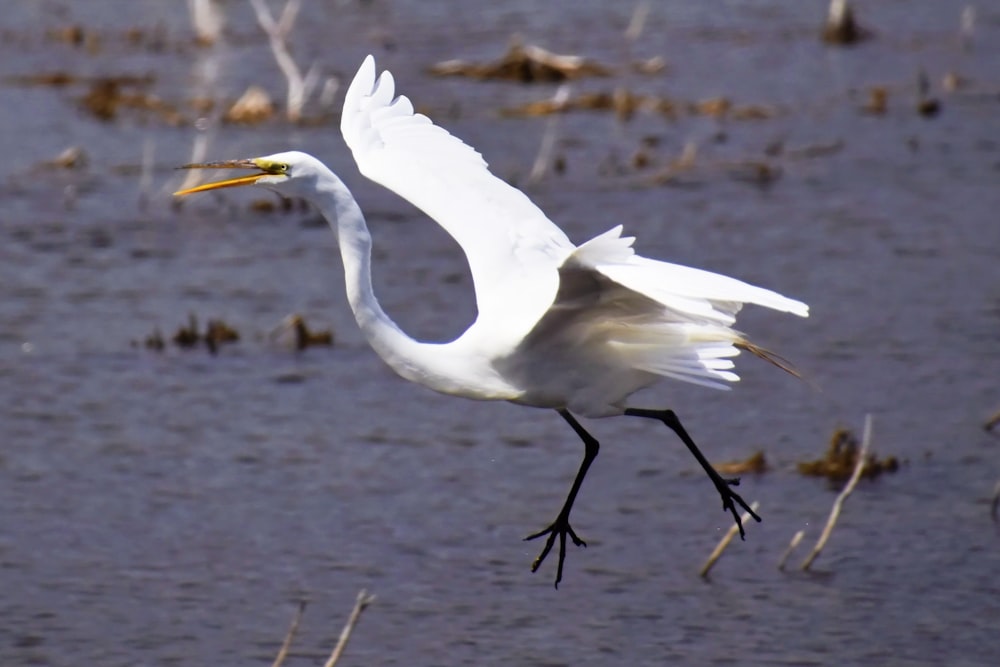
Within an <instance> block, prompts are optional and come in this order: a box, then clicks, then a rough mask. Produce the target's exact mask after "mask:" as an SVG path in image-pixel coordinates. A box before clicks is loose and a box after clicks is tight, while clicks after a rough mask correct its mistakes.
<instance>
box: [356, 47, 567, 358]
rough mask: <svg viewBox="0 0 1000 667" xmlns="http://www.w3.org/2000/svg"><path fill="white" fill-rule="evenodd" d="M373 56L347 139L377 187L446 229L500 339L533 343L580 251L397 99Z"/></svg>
mask: <svg viewBox="0 0 1000 667" xmlns="http://www.w3.org/2000/svg"><path fill="white" fill-rule="evenodd" d="M375 74H376V69H375V60H374V58H372V57H371V56H368V57H367V58H366V59H365V61H364V63H362V65H361V68H360V69H359V70H358V73H357V75H355V77H354V81H353V82H352V83H351V85H350V87H349V88H348V91H347V95H346V99H345V101H344V111H343V115H342V116H341V132H342V133H343V135H344V139H345V141H346V142H347V145H348V146H349V147H350V149H351V152H352V153H353V155H354V159H355V161H356V162H357V165H358V169H359V170H360V171H361V173H362V174H364V175H365V176H366V177H368V178H369V179H371V180H373V181H375V182H376V183H379V184H381V185H383V186H385V187H386V188H388V189H390V190H392V191H393V192H395V193H396V194H398V195H400V196H401V197H403V198H404V199H406V200H408V201H409V202H410V203H412V204H413V205H415V206H416V207H417V208H419V209H420V210H422V211H423V212H424V213H426V214H427V215H429V216H430V217H431V218H433V219H434V220H435V221H437V223H438V224H440V225H441V226H442V227H443V228H444V229H445V230H446V231H447V232H448V233H449V234H450V235H451V236H452V237H453V238H454V239H455V240H456V241H457V242H458V244H459V245H460V246H461V247H462V249H463V251H464V252H465V256H466V259H467V260H468V262H469V267H470V269H471V272H472V279H473V283H474V284H475V290H476V302H477V306H478V309H479V322H480V324H488V325H489V326H491V327H493V330H494V331H495V332H496V334H497V335H498V336H499V337H503V336H505V335H507V336H510V337H511V339H516V338H517V337H518V336H521V335H524V334H525V333H527V331H528V330H530V328H531V327H532V326H533V325H534V324H535V323H536V322H537V321H538V319H539V318H540V317H541V316H542V315H543V314H544V312H545V310H546V309H547V308H548V306H549V305H550V304H551V303H552V301H553V299H554V298H555V294H556V292H557V290H558V288H559V274H558V269H559V266H560V265H561V264H562V262H563V260H564V259H565V258H566V257H567V256H568V255H569V254H570V253H572V252H573V250H574V249H575V246H574V245H573V244H572V243H571V242H570V240H569V239H568V238H567V237H566V235H565V234H564V233H563V232H562V230H560V229H559V228H558V227H557V226H556V225H555V224H553V223H552V222H551V221H550V220H549V219H548V218H547V217H546V216H545V214H544V213H542V211H541V210H540V209H539V208H538V207H537V206H535V205H534V204H533V203H532V202H531V200H530V199H528V197H527V196H526V195H524V193H522V192H520V191H519V190H517V189H515V188H513V187H511V186H510V185H508V184H507V183H505V182H504V181H502V180H500V179H499V178H497V177H496V176H494V175H493V174H492V173H490V171H489V169H488V167H487V164H486V161H485V160H483V157H482V156H481V155H480V154H479V153H478V152H476V151H475V150H474V149H473V148H471V147H470V146H468V145H467V144H465V143H463V142H462V141H461V140H460V139H458V138H457V137H454V136H452V135H451V134H449V133H448V132H447V131H446V130H444V129H443V128H441V127H438V126H437V125H434V124H433V123H432V122H431V120H430V119H429V118H427V117H426V116H424V115H422V114H417V113H414V109H413V105H412V103H411V102H410V100H408V99H407V98H406V97H405V96H399V97H395V82H394V81H393V78H392V75H391V74H390V73H389V72H383V73H382V74H381V75H380V76H378V78H376V76H375Z"/></svg>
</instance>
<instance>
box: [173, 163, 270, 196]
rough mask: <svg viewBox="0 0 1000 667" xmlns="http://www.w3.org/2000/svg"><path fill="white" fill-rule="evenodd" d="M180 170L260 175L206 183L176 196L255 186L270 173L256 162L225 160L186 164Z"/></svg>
mask: <svg viewBox="0 0 1000 667" xmlns="http://www.w3.org/2000/svg"><path fill="white" fill-rule="evenodd" d="M178 169H256V170H257V172H258V173H256V174H250V175H248V176H237V177H236V178H227V179H225V180H222V181H214V182H212V183H205V184H203V185H198V186H195V187H193V188H187V189H186V190H178V191H177V192H175V193H174V195H176V196H179V195H189V194H192V193H194V192H205V191H206V190H218V189H219V188H234V187H236V186H239V185H253V184H254V183H256V182H257V180H258V179H259V178H260V177H261V176H267V175H268V174H269V173H271V172H269V171H267V170H266V169H262V168H261V167H260V166H259V165H257V163H256V162H255V161H254V160H223V161H221V162H199V163H197V164H186V165H184V166H182V167H178Z"/></svg>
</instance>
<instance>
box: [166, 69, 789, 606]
mask: <svg viewBox="0 0 1000 667" xmlns="http://www.w3.org/2000/svg"><path fill="white" fill-rule="evenodd" d="M340 128H341V131H342V133H343V135H344V139H345V140H346V142H347V145H348V146H349V147H350V149H351V151H352V152H353V155H354V159H355V160H356V162H357V164H358V168H359V170H360V171H361V173H362V174H364V175H365V176H367V177H368V178H370V179H371V180H373V181H375V182H377V183H380V184H381V185H383V186H385V187H387V188H389V189H390V190H392V191H394V192H396V193H397V194H398V195H400V196H402V197H403V198H405V199H407V200H409V201H410V202H411V203H412V204H414V205H416V206H417V207H418V208H420V209H421V210H422V211H423V212H424V213H426V214H427V215H429V216H430V217H431V218H433V219H434V220H435V221H437V223H438V224H440V225H441V226H442V227H443V228H444V229H445V230H446V231H447V232H448V233H449V234H450V235H451V236H452V237H453V238H454V239H455V241H457V242H458V244H459V245H460V246H461V247H462V249H463V250H464V251H465V256H466V259H467V260H468V263H469V267H470V269H471V272H472V279H473V282H474V284H475V292H476V304H477V309H478V315H477V317H476V320H475V321H474V322H473V323H472V324H471V325H470V326H469V328H468V329H466V330H465V332H464V333H463V334H462V335H461V336H459V337H458V338H457V339H455V340H454V341H452V342H450V343H426V342H420V341H417V340H414V339H412V338H410V337H409V336H407V335H406V334H405V333H404V332H403V331H402V330H401V329H400V328H399V327H398V326H397V325H396V324H395V323H394V322H393V321H392V320H391V319H390V318H389V316H388V315H386V313H385V312H384V311H383V310H382V308H381V307H380V306H379V303H378V300H377V299H376V298H375V294H374V293H373V291H372V281H371V248H372V239H371V235H370V234H369V232H368V227H367V225H366V224H365V218H364V215H363V214H362V212H361V208H360V207H359V206H358V203H357V202H356V201H355V199H354V197H353V196H352V195H351V193H350V191H349V190H348V189H347V187H346V186H345V185H344V183H343V182H342V181H341V180H340V178H339V177H338V176H336V175H335V174H334V173H333V172H331V171H330V170H329V169H328V168H327V167H326V166H325V165H324V164H323V163H321V162H320V161H319V160H317V159H316V158H314V157H312V156H310V155H307V154H305V153H300V152H296V151H292V152H285V153H277V154H274V155H267V156H264V157H258V158H253V159H248V160H230V161H224V162H208V163H200V164H192V165H185V168H236V169H252V170H253V171H254V173H252V174H250V175H245V176H241V177H239V178H232V179H228V180H223V181H217V182H213V183H208V184H206V185H201V186H198V187H194V188H190V189H187V190H182V191H180V192H177V193H176V194H178V195H181V194H189V193H192V192H199V191H204V190H212V189H216V188H224V187H231V186H242V185H251V184H252V185H261V186H264V187H267V188H270V189H273V190H275V191H277V192H279V193H281V194H282V195H285V196H290V197H302V198H304V199H306V200H308V201H310V202H312V204H313V205H314V206H316V207H317V208H318V209H319V210H320V211H321V213H322V214H323V216H324V217H325V218H326V219H327V221H329V223H330V226H331V227H332V228H333V230H334V232H335V233H336V234H337V238H338V240H339V244H340V252H341V255H342V257H343V262H344V272H345V282H346V286H347V297H348V300H349V302H350V305H351V309H352V310H353V311H354V316H355V319H356V320H357V322H358V326H359V327H360V328H361V331H362V332H363V334H364V336H365V338H366V339H367V340H368V342H369V343H370V344H371V346H372V347H373V348H374V349H375V351H376V352H377V353H378V355H379V356H380V357H381V358H382V359H383V360H384V361H385V362H386V363H387V364H388V365H389V366H390V367H391V368H392V369H393V370H394V371H396V373H398V374H399V375H401V376H402V377H404V378H406V379H407V380H410V381H412V382H416V383H418V384H421V385H424V386H426V387H429V388H431V389H433V390H435V391H438V392H441V393H444V394H449V395H452V396H462V397H465V398H471V399H479V400H504V401H511V402H513V403H517V404H519V405H526V406H531V407H537V408H550V409H552V410H555V411H557V412H558V413H559V415H560V416H562V418H563V419H565V420H566V421H567V422H568V423H569V425H570V426H571V427H572V428H573V430H574V431H575V432H576V433H577V435H578V436H579V437H580V438H581V439H582V440H583V443H584V448H585V449H584V458H583V462H582V463H581V465H580V469H579V471H578V472H577V474H576V477H575V479H574V481H573V485H572V487H571V488H570V491H569V494H568V496H567V497H566V500H565V502H564V504H563V506H562V509H561V510H560V511H559V514H558V515H557V516H556V519H555V520H554V521H553V522H552V524H551V525H549V526H548V527H547V528H545V529H543V530H540V531H538V532H537V533H534V534H532V535H530V536H528V537H527V538H525V539H535V538H538V537H542V536H544V535H548V539H547V540H546V543H545V546H544V548H543V549H542V551H541V553H540V554H539V556H538V557H537V558H536V559H535V561H534V563H533V564H532V568H531V569H532V572H534V571H536V570H537V569H538V567H539V566H540V565H541V563H542V561H543V560H544V559H545V557H546V556H547V555H548V553H549V551H550V550H551V548H552V546H553V543H554V541H555V539H556V537H558V538H559V564H558V568H557V571H556V581H555V583H556V586H557V587H558V585H559V582H560V580H561V579H562V571H563V563H564V560H565V557H566V536H567V535H568V536H569V537H570V538H571V539H572V541H573V543H574V544H576V545H577V546H586V545H585V543H584V542H583V540H581V539H580V538H579V537H578V536H577V535H576V533H575V532H574V531H573V529H572V527H571V526H570V521H569V517H570V511H571V510H572V508H573V502H574V500H575V499H576V495H577V493H578V492H579V490H580V485H581V483H582V482H583V479H584V477H585V476H586V474H587V470H588V468H589V467H590V464H591V463H592V462H593V461H594V458H595V457H596V456H597V452H598V441H597V440H596V439H595V438H594V437H593V436H591V435H590V434H589V433H588V432H587V431H586V430H585V429H584V428H583V426H581V425H580V423H579V422H578V421H577V419H576V417H575V416H574V415H580V416H583V417H609V416H615V415H627V416H633V417H644V418H648V419H655V420H658V421H661V422H663V423H664V424H665V425H667V426H668V427H669V428H671V429H672V430H673V431H674V432H675V433H676V434H677V435H678V436H679V437H680V438H681V440H682V441H683V442H684V444H685V445H686V446H687V447H688V449H689V450H690V451H691V453H692V454H693V455H694V456H695V458H696V459H697V460H698V463H700V464H701V466H702V467H703V468H704V469H705V472H706V473H708V476H709V477H710V478H711V480H712V482H713V484H714V485H715V487H716V489H717V490H718V491H719V493H720V494H721V496H722V500H723V509H724V510H729V511H730V512H731V513H732V515H733V517H734V518H735V519H736V523H737V524H738V525H739V527H740V533H741V535H742V534H743V526H742V523H741V521H740V517H739V514H738V513H737V510H736V507H735V504H739V505H740V506H741V507H743V508H744V509H746V510H747V511H748V512H750V514H751V515H752V516H753V517H754V518H755V519H756V520H757V521H760V517H758V516H757V515H756V514H755V513H754V512H753V511H752V510H750V508H749V507H748V506H747V504H746V503H745V502H744V501H743V499H742V498H741V497H740V496H739V495H738V494H737V493H735V492H734V491H733V490H732V488H731V486H732V485H735V484H737V483H738V481H739V480H736V479H731V480H726V479H723V478H722V477H721V476H720V475H719V474H718V473H717V472H716V471H715V469H714V468H713V467H712V466H711V465H710V464H709V463H708V461H707V460H706V459H705V457H704V456H703V455H702V453H701V452H700V451H699V449H698V447H697V446H696V445H695V443H694V441H693V440H692V439H691V437H690V436H689V435H688V433H687V431H686V430H685V429H684V427H683V426H682V425H681V422H680V420H679V419H678V418H677V415H676V414H674V412H673V411H671V410H655V409H642V408H638V407H633V406H631V405H629V403H628V398H629V396H630V395H632V394H633V393H634V392H636V391H638V390H639V389H642V388H644V387H648V386H650V385H652V384H654V383H656V382H658V381H660V380H662V379H663V378H671V379H675V380H682V381H685V382H692V383H695V384H701V385H707V386H710V387H719V388H725V387H726V384H727V383H730V382H735V381H736V380H738V379H739V378H738V376H737V375H736V373H734V372H733V370H732V369H733V361H732V357H735V356H736V355H738V354H739V352H740V350H741V349H742V350H749V351H752V352H754V353H756V354H758V355H760V356H763V357H764V358H767V359H769V360H771V361H773V362H775V363H776V364H777V365H779V366H782V364H781V363H780V361H777V360H776V359H775V358H774V357H773V356H772V355H770V354H769V353H767V352H765V351H763V350H761V349H760V348H757V347H755V346H753V345H752V344H751V343H750V342H749V341H748V340H747V339H746V338H745V337H744V336H743V335H742V334H741V333H739V332H737V331H735V330H734V329H733V328H732V325H733V324H734V322H735V319H736V314H737V312H739V310H740V308H741V307H742V306H743V304H745V303H752V304H757V305H760V306H764V307H767V308H771V309H774V310H778V311H783V312H788V313H793V314H795V315H799V316H802V317H806V316H807V315H808V312H809V311H808V307H807V306H806V305H805V304H804V303H802V302H800V301H795V300H793V299H789V298H787V297H784V296H782V295H780V294H777V293H775V292H772V291H770V290H766V289H762V288H760V287H755V286H753V285H749V284H747V283H744V282H741V281H739V280H736V279H734V278H730V277H728V276H723V275H719V274H717V273H711V272H708V271H702V270H699V269H694V268H689V267H685V266H679V265H677V264H669V263H666V262H661V261H657V260H654V259H648V258H646V257H642V256H640V255H637V254H635V252H634V251H633V250H632V243H633V241H634V239H633V238H632V237H628V236H622V227H621V226H620V225H619V226H617V227H615V228H613V229H611V230H610V231H607V232H605V233H603V234H601V235H599V236H597V237H595V238H593V239H591V240H589V241H587V242H586V243H584V244H582V245H579V246H577V245H574V244H573V243H572V242H571V241H570V240H569V238H568V237H567V236H566V234H565V233H563V231H562V230H561V229H560V228H559V227H557V226H556V225H555V224H554V223H553V222H551V221H550V220H549V219H548V218H547V217H546V216H545V214H544V213H542V211H541V210H540V209H539V208H538V207H537V206H535V205H534V204H533V203H532V202H531V200H530V199H528V197H527V196H525V195H524V194H523V193H522V192H520V191H519V190H517V189H515V188H514V187H512V186H510V185H508V184H507V183H505V182H504V181H502V180H500V179H499V178H497V177H496V176H494V175H493V174H491V173H490V171H489V170H488V168H487V165H486V162H485V161H484V160H483V158H482V156H481V155H480V154H479V153H478V152H476V151H475V150H474V149H473V148H471V147H470V146H468V145H466V144H465V143H463V142H462V141H461V140H459V139H458V138H456V137H454V136H452V135H450V134H449V133H448V132H447V131H445V130H444V129H442V128H440V127H438V126H436V125H434V124H433V123H432V122H431V121H430V119H428V118H427V117H426V116H424V115H422V114H418V113H414V110H413V105H412V104H411V103H410V100H409V99H407V98H406V97H404V96H398V97H397V96H396V95H395V85H394V82H393V77H392V75H391V74H390V73H389V72H387V71H386V72H383V73H382V74H381V76H378V77H377V78H376V69H375V61H374V59H373V58H372V57H371V56H368V57H367V58H366V59H365V61H364V63H362V65H361V68H360V69H359V70H358V73H357V75H356V76H355V77H354V81H353V82H352V83H351V86H350V88H349V89H348V91H347V95H346V99H345V101H344V111H343V115H342V117H341V122H340ZM782 367H783V366H782Z"/></svg>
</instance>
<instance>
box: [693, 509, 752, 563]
mask: <svg viewBox="0 0 1000 667" xmlns="http://www.w3.org/2000/svg"><path fill="white" fill-rule="evenodd" d="M758 507H760V503H758V502H757V501H754V502H752V503H750V509H751V510H752V511H753V512H756V511H757V508H758ZM742 523H744V524H749V523H750V513H749V512H744V513H743V517H742ZM738 530H739V524H735V523H734V524H733V525H731V526H730V527H729V530H727V531H726V534H725V535H723V536H722V539H721V540H719V544H718V546H716V547H715V551H713V552H712V554H711V555H710V556H709V557H708V560H706V561H705V564H704V565H702V566H701V571H700V572H699V573H698V575H699V576H700V577H701V578H702V579H706V578H708V572H709V570H711V569H712V566H713V565H715V561H717V560H719V557H720V556H722V552H723V551H725V550H726V547H728V546H729V543H730V542H732V541H733V538H734V537H735V536H736V532H737V531H738Z"/></svg>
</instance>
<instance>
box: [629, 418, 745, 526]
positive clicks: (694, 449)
mask: <svg viewBox="0 0 1000 667" xmlns="http://www.w3.org/2000/svg"><path fill="white" fill-rule="evenodd" d="M625 414H626V415H628V416H629V417H643V418H645V419H656V420H658V421H661V422H663V423H664V424H666V425H667V426H669V427H670V428H671V429H672V430H673V432H674V433H676V434H677V437H679V438H680V439H681V440H683V441H684V444H685V445H687V448H688V449H689V450H691V453H692V454H694V457H695V458H696V459H697V460H698V463H700V464H701V467H702V468H704V469H705V472H706V473H708V478H709V479H711V480H712V483H713V484H715V488H716V489H718V490H719V494H720V495H721V496H722V509H723V510H729V511H730V512H731V513H732V515H733V518H734V519H736V525H737V526H739V527H740V539H745V537H746V535H745V533H744V532H743V521H741V520H740V515H739V512H737V511H736V505H734V504H733V501H734V500H735V501H736V502H737V503H739V505H740V507H742V508H743V509H745V510H746V511H747V512H749V513H750V516H752V517H753V518H754V519H756V520H757V521H760V517H759V516H757V513H756V512H754V511H753V510H752V509H750V506H749V505H747V504H746V502H744V500H743V498H741V497H740V495H739V494H738V493H736V492H735V491H733V490H732V488H730V487H733V486H737V485H739V483H740V478H739V477H736V478H732V479H723V478H722V476H721V475H719V473H718V472H716V470H715V468H713V467H712V464H711V463H709V462H708V460H706V459H705V457H704V455H702V453H701V450H700V449H698V445H696V444H694V440H692V439H691V436H690V435H688V432H687V431H686V430H685V429H684V427H683V426H682V425H681V420H680V419H678V417H677V415H676V414H675V413H674V411H673V410H642V409H639V408H628V409H626V410H625Z"/></svg>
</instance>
